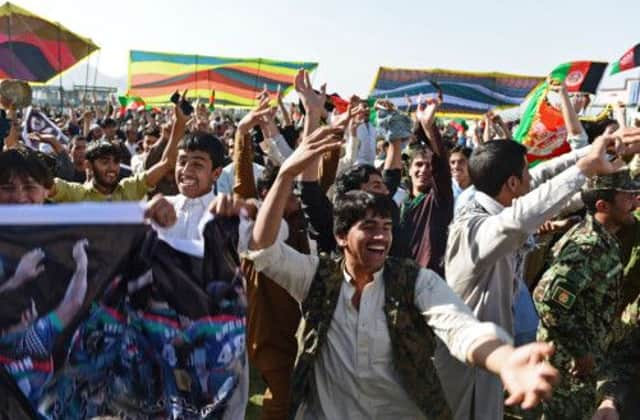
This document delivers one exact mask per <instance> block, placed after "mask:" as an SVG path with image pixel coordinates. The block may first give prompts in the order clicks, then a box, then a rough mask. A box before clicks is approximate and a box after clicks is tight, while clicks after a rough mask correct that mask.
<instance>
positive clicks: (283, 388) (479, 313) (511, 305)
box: [0, 70, 640, 420]
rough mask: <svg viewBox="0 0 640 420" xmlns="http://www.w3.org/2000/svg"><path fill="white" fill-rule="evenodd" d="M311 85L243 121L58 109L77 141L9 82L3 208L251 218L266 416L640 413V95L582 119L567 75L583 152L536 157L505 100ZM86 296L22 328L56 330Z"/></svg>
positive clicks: (300, 83) (569, 109)
mask: <svg viewBox="0 0 640 420" xmlns="http://www.w3.org/2000/svg"><path fill="white" fill-rule="evenodd" d="M293 84H294V87H295V90H296V92H297V94H298V96H299V98H300V103H299V104H296V105H291V106H288V105H285V104H284V102H283V98H282V97H281V96H279V95H278V96H277V97H271V96H270V95H269V94H268V93H267V92H266V91H263V92H261V93H260V95H259V96H258V98H257V106H256V107H255V108H254V109H252V110H250V111H249V112H247V113H246V114H245V115H243V116H242V117H241V118H235V116H234V115H232V114H231V115H230V114H227V115H225V113H224V112H221V111H219V110H210V109H209V108H208V107H207V106H206V105H205V104H195V107H194V110H193V113H189V111H188V110H186V109H188V107H184V106H180V105H181V104H184V103H187V101H188V93H187V92H185V93H184V94H183V95H181V98H180V100H179V103H178V105H176V106H175V107H167V108H162V109H158V110H142V109H141V110H120V109H117V108H114V107H111V108H109V109H106V110H101V109H96V108H90V107H86V108H81V109H72V110H70V112H69V113H68V115H58V116H57V118H56V119H55V121H56V123H57V124H58V126H59V128H60V129H61V132H63V133H64V134H65V136H66V137H67V138H68V139H69V140H68V142H65V141H64V139H63V138H62V137H61V136H55V135H51V134H42V133H38V132H32V133H29V134H28V135H27V138H24V135H23V130H22V129H21V111H22V110H20V109H16V107H15V106H14V104H13V103H12V101H11V99H10V98H6V97H1V98H0V100H1V103H0V105H1V106H2V108H3V109H4V110H5V112H6V115H7V118H8V120H10V127H9V129H8V133H7V135H6V137H5V138H4V141H3V151H2V152H0V204H30V205H42V204H45V205H55V204H53V203H68V202H84V201H94V202H95V201H144V202H145V209H146V210H145V217H147V218H148V220H149V224H150V226H152V228H153V229H155V230H157V231H158V233H159V234H160V235H161V236H162V238H165V239H166V240H168V241H171V240H197V239H202V235H203V233H202V221H203V220H204V219H205V218H210V217H211V214H213V215H214V216H215V217H237V216H239V217H240V220H241V221H240V229H239V232H240V233H239V235H240V239H239V247H238V250H237V252H238V257H239V259H240V261H241V269H242V272H243V274H244V276H245V279H246V293H247V299H248V309H247V310H248V312H247V336H246V348H247V354H248V358H249V363H250V365H251V367H252V369H255V370H257V371H258V372H259V374H260V376H261V377H262V379H263V380H264V382H265V384H266V386H267V390H266V392H265V394H264V399H263V406H262V413H261V418H264V419H284V418H302V419H342V418H345V419H346V418H349V419H369V418H383V419H387V418H397V419H417V418H426V419H436V418H437V419H482V420H485V419H502V418H505V416H506V417H509V416H512V417H514V418H526V419H534V418H536V419H537V418H544V419H591V418H594V419H600V420H605V419H606V420H613V419H617V418H624V416H626V418H634V415H637V414H638V413H639V411H637V407H635V406H634V404H635V401H634V399H633V397H632V395H634V393H635V392H636V391H637V390H636V389H635V388H634V384H636V383H637V376H635V375H636V373H638V372H637V368H638V367H640V356H639V355H638V351H637V349H638V348H640V329H639V328H640V327H639V325H638V321H639V320H640V315H639V314H640V312H638V309H637V308H638V301H639V299H640V278H639V277H638V275H639V274H640V272H639V271H638V270H639V269H640V263H639V261H640V260H639V259H638V252H640V221H638V219H637V218H636V215H635V211H636V208H637V207H638V202H637V196H638V195H639V194H640V180H638V181H636V180H635V177H636V175H640V160H639V159H638V158H636V157H634V156H636V153H640V113H638V114H634V115H629V116H627V115H625V109H624V107H623V106H621V105H618V104H616V105H615V106H614V109H615V112H613V113H612V115H611V116H609V117H607V118H604V119H601V120H598V121H596V122H594V121H585V120H581V115H582V113H583V112H584V108H585V106H586V103H585V100H584V97H583V96H576V97H573V98H572V97H571V96H570V95H569V93H568V92H567V89H566V87H565V85H564V84H563V83H562V82H556V81H551V85H552V91H554V94H555V95H556V96H557V99H558V100H557V106H558V108H559V109H560V111H561V113H562V116H563V120H564V126H565V130H566V133H565V136H566V139H567V142H568V144H569V145H570V146H571V151H570V152H568V153H565V154H563V155H561V156H559V157H556V158H554V159H550V160H548V161H545V162H542V163H539V164H537V165H535V166H534V167H530V166H529V163H528V161H527V149H526V147H525V146H523V145H522V144H520V143H519V142H517V141H514V140H513V137H512V133H513V132H514V130H515V126H516V125H517V122H506V121H503V119H502V118H501V117H500V116H499V115H497V114H493V113H488V114H487V115H485V116H484V118H483V119H481V120H479V121H477V122H474V123H473V124H471V125H472V127H469V126H468V124H467V122H462V123H460V122H454V123H452V124H447V123H445V122H443V121H442V120H440V119H438V118H436V113H437V112H438V109H439V107H440V106H441V104H442V98H441V97H437V96H436V97H433V98H429V99H428V100H425V101H421V102H420V103H417V104H411V103H410V102H409V103H408V104H407V105H408V106H407V111H400V110H398V109H397V108H396V107H395V106H394V105H393V104H392V103H391V102H389V101H386V100H379V101H377V102H376V103H375V105H373V109H371V106H370V105H369V103H368V102H367V100H365V99H361V98H359V97H356V96H353V97H351V98H350V99H349V105H348V108H347V109H346V111H344V112H342V113H339V112H338V111H337V110H336V109H335V107H334V106H333V105H332V103H331V101H330V100H329V99H328V96H327V95H326V93H325V91H326V87H325V86H322V87H320V88H319V89H314V87H313V86H312V84H311V82H310V79H309V75H308V73H307V72H305V71H303V70H301V71H299V72H298V74H297V75H296V77H295V80H294V81H293ZM372 115H375V116H376V118H375V119H376V123H375V124H374V123H373V121H372V118H371V116H372ZM627 117H632V118H627ZM636 117H637V118H636ZM27 144H28V145H29V146H30V147H27V146H26V145H27ZM86 247H89V248H90V247H91V244H87V243H86V242H78V244H77V246H76V247H75V248H74V251H73V255H74V258H75V260H76V261H77V265H78V273H79V274H76V275H74V279H73V280H72V281H71V283H70V286H69V290H70V292H69V293H71V294H72V295H73V296H71V297H69V299H75V301H77V300H78V296H77V295H81V296H80V301H82V298H83V297H84V292H82V293H80V292H78V291H77V289H79V288H82V282H83V280H82V279H83V278H84V283H86V273H85V271H86V268H83V267H86V259H87V256H86V251H85V248H86ZM31 254H34V255H31ZM29 255H31V256H30V258H32V259H34V258H35V259H36V260H38V261H39V260H41V259H42V257H43V256H42V255H41V253H39V252H38V251H37V250H36V251H33V252H32V253H30V254H29ZM32 265H33V266H34V267H35V266H38V263H37V262H36V263H35V264H32ZM33 270H37V269H35V268H34V269H32V271H33ZM22 274H24V273H22V272H17V273H16V274H15V275H14V276H13V277H12V278H10V279H9V280H6V281H5V283H3V284H1V285H0V293H2V292H3V291H4V289H5V288H12V287H14V283H16V282H20V281H21V280H20V278H22V277H20V276H22ZM83 276H84V277H83ZM23 277H24V276H23ZM27 277H29V278H32V277H34V273H30V274H28V276H27ZM16 279H17V280H16ZM85 288H86V286H85ZM74 291H75V292H74ZM72 292H73V293H72ZM65 299H67V298H66V297H65ZM76 303H77V302H76ZM76 306H77V304H76V305H74V306H73V307H74V308H75V309H74V310H73V311H72V313H63V314H59V313H57V312H54V313H52V314H51V315H50V316H49V317H48V318H46V320H48V321H47V322H48V323H47V324H46V325H44V324H43V322H40V321H38V322H30V321H34V318H35V317H34V316H31V315H30V314H29V313H27V314H26V317H25V319H24V322H22V323H21V325H19V326H17V328H21V329H23V330H26V331H29V333H28V334H26V335H25V337H30V339H31V340H32V341H34V342H41V341H42V342H44V341H45V340H48V341H49V342H50V341H51V340H52V336H53V335H54V333H55V332H57V331H59V330H60V329H61V328H62V327H63V326H64V325H66V324H68V323H69V322H70V320H71V318H72V317H73V315H74V314H75V312H76V311H77V308H76ZM43 319H44V318H43ZM2 334H3V336H4V335H5V334H6V331H2ZM0 341H2V337H1V336H0ZM27 344H30V343H25V345H27ZM42 346H45V347H46V346H47V345H46V344H42ZM0 363H1V360H0ZM244 392H246V389H245V390H244ZM505 394H506V400H505ZM247 400H248V396H247V395H244V396H243V398H239V399H237V400H234V403H235V404H237V405H238V406H239V411H238V410H236V411H234V412H235V413H236V415H239V414H238V413H243V412H244V406H245V405H246V404H247Z"/></svg>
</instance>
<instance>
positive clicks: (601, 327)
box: [534, 169, 640, 420]
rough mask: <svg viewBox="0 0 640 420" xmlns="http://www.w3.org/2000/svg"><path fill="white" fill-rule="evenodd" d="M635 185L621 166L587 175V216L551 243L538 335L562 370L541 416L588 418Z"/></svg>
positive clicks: (540, 290) (616, 308)
mask: <svg viewBox="0 0 640 420" xmlns="http://www.w3.org/2000/svg"><path fill="white" fill-rule="evenodd" d="M639 189H640V188H639V187H638V185H637V184H636V183H635V182H634V181H633V180H632V179H631V178H630V176H629V171H628V170H626V169H625V170H621V171H619V172H616V173H614V174H611V175H605V176H599V177H594V178H592V179H591V180H589V182H588V184H587V187H586V188H585V190H583V192H582V199H583V201H584V203H585V207H586V208H587V216H586V218H585V220H584V221H583V222H581V223H579V224H578V225H576V226H574V227H573V228H572V229H571V230H569V231H568V232H567V233H566V234H565V235H564V236H563V237H562V238H561V239H560V241H558V243H557V244H556V245H555V246H554V249H553V261H552V264H551V266H550V267H549V269H548V270H547V271H546V272H545V273H544V275H543V277H542V279H541V280H540V283H539V284H538V286H537V287H536V289H535V292H534V300H535V304H536V308H537V310H538V313H539V315H540V326H539V328H538V334H537V338H538V340H542V341H547V342H553V343H554V344H555V346H556V353H555V354H554V356H553V357H552V363H553V365H554V366H557V367H558V368H559V369H560V371H561V372H562V380H561V382H560V384H559V386H558V388H557V389H556V390H555V392H554V396H553V398H552V399H551V400H549V401H547V402H545V403H544V404H543V411H544V416H545V418H547V419H554V420H555V419H572V420H573V419H583V418H588V416H589V415H590V414H591V413H592V412H593V410H594V409H595V403H596V395H595V394H596V377H597V373H598V369H599V368H601V367H602V362H603V359H604V356H605V355H606V352H607V350H608V347H609V345H610V343H611V338H612V335H611V334H610V331H611V328H612V326H613V324H614V320H615V319H616V317H617V316H619V314H620V303H621V298H620V294H621V281H622V273H623V266H622V261H621V255H620V246H619V243H618V240H617V239H616V238H615V236H614V234H615V233H616V232H617V231H618V230H620V228H621V227H623V226H625V225H629V224H632V223H633V221H634V219H633V214H632V211H633V210H634V208H635V196H634V193H635V192H637V191H638V190H639Z"/></svg>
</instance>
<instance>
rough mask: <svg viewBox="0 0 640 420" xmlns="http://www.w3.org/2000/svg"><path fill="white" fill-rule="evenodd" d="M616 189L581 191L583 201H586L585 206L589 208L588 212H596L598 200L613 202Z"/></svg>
mask: <svg viewBox="0 0 640 420" xmlns="http://www.w3.org/2000/svg"><path fill="white" fill-rule="evenodd" d="M616 192H617V191H616V190H610V189H606V190H584V191H581V192H580V197H581V198H582V202H583V203H584V208H585V209H586V210H587V213H590V214H594V213H595V212H596V211H597V209H596V203H597V202H598V200H604V201H606V202H607V203H613V201H614V199H615V196H616Z"/></svg>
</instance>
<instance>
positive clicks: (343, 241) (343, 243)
mask: <svg viewBox="0 0 640 420" xmlns="http://www.w3.org/2000/svg"><path fill="white" fill-rule="evenodd" d="M335 238H336V243H337V244H338V246H339V247H340V248H346V247H347V237H346V236H343V235H337V234H336V235H335Z"/></svg>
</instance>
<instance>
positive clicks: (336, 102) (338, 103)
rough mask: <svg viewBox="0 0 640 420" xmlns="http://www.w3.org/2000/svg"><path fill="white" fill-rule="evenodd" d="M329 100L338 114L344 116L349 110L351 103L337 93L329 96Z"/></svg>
mask: <svg viewBox="0 0 640 420" xmlns="http://www.w3.org/2000/svg"><path fill="white" fill-rule="evenodd" d="M327 98H328V99H329V101H330V102H331V104H332V105H333V106H334V108H335V110H336V111H337V112H338V114H342V113H343V112H345V111H346V110H347V108H349V101H347V100H346V99H343V98H342V97H340V95H338V94H337V93H333V94H331V95H327Z"/></svg>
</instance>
